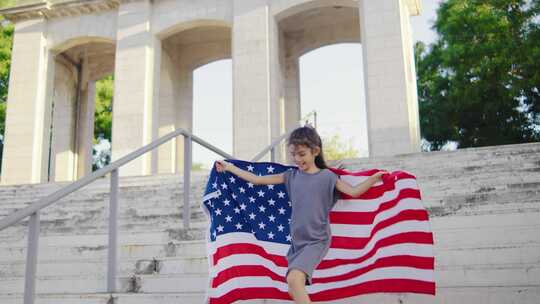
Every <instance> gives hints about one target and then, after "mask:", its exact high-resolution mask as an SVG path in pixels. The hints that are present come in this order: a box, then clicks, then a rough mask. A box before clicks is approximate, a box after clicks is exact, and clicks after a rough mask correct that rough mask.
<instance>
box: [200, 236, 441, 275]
mask: <svg viewBox="0 0 540 304" xmlns="http://www.w3.org/2000/svg"><path fill="white" fill-rule="evenodd" d="M396 255H410V256H418V257H433V245H431V244H396V245H392V246H388V247H383V248H380V249H379V250H378V251H377V252H376V253H375V254H374V255H373V256H372V257H370V258H369V259H367V260H365V261H363V262H362V263H354V264H345V265H339V266H335V267H332V268H327V269H316V270H315V271H314V272H313V277H314V278H324V277H333V276H337V275H341V274H346V273H349V272H351V271H353V270H355V269H360V268H364V267H366V266H369V265H371V264H373V263H374V262H375V261H377V260H378V259H380V258H384V257H391V256H396ZM238 265H260V266H264V267H266V268H268V269H269V270H271V271H273V272H274V273H276V274H279V275H281V276H285V274H286V272H287V267H281V266H277V265H276V264H274V263H273V262H272V261H270V260H268V259H266V258H264V257H262V256H260V255H258V254H235V255H231V256H228V257H226V258H223V259H221V260H219V262H218V263H217V264H216V265H215V266H214V267H213V269H212V272H211V273H210V276H211V277H212V278H213V277H216V276H217V274H219V273H220V272H221V271H224V270H225V269H228V268H229V267H233V266H238Z"/></svg>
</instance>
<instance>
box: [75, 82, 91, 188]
mask: <svg viewBox="0 0 540 304" xmlns="http://www.w3.org/2000/svg"><path fill="white" fill-rule="evenodd" d="M84 87H85V88H84V89H83V90H82V92H81V95H80V96H81V102H80V106H79V117H78V119H79V122H78V130H77V134H76V136H77V146H76V152H77V163H76V166H77V171H76V176H77V178H82V177H83V176H85V175H87V174H90V173H92V146H93V143H94V142H93V141H94V115H95V112H96V82H95V81H87V82H86V85H84Z"/></svg>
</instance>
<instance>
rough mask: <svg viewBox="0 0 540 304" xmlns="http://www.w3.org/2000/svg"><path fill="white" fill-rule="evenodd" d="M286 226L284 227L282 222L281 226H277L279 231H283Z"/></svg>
mask: <svg viewBox="0 0 540 304" xmlns="http://www.w3.org/2000/svg"><path fill="white" fill-rule="evenodd" d="M284 228H285V227H284V226H283V225H281V224H279V226H277V229H278V230H279V231H283V229H284Z"/></svg>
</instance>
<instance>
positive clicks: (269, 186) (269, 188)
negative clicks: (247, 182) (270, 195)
mask: <svg viewBox="0 0 540 304" xmlns="http://www.w3.org/2000/svg"><path fill="white" fill-rule="evenodd" d="M266 186H267V187H268V190H273V189H274V185H266Z"/></svg>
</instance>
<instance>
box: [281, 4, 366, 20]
mask: <svg viewBox="0 0 540 304" xmlns="http://www.w3.org/2000/svg"><path fill="white" fill-rule="evenodd" d="M322 7H351V8H358V1H355V0H294V1H283V2H282V4H281V5H276V6H274V9H273V14H274V17H275V18H276V21H277V22H280V21H281V20H283V19H285V18H288V17H291V16H293V15H296V14H298V13H301V12H304V11H308V10H311V9H317V8H322Z"/></svg>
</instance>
